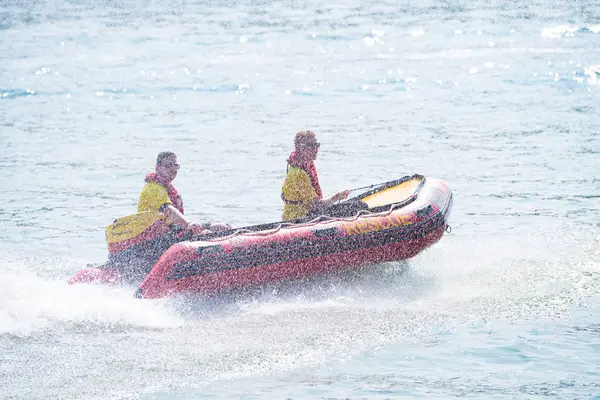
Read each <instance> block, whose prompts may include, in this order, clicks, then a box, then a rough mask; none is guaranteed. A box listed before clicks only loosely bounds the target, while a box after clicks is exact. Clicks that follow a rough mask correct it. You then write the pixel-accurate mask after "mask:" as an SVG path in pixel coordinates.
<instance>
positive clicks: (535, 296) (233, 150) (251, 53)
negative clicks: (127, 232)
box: [0, 0, 600, 400]
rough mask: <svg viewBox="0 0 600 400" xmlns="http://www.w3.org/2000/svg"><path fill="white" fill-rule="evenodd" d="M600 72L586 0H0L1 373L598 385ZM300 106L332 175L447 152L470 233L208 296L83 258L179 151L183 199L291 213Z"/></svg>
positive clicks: (333, 179)
mask: <svg viewBox="0 0 600 400" xmlns="http://www.w3.org/2000/svg"><path fill="white" fill-rule="evenodd" d="M417 3H418V4H417ZM599 80H600V7H598V4H597V2H596V1H594V0H580V1H577V0H575V1H570V2H564V1H558V0H549V1H532V2H520V1H504V2H496V1H492V2H489V1H481V0H476V1H461V0H450V1H444V2H441V1H440V2H434V1H422V2H398V3H394V2H368V1H359V0H348V1H345V2H341V1H333V2H322V1H318V0H306V1H259V0H250V1H229V2H227V1H222V0H210V1H186V0H178V1H166V0H155V1H135V0H124V1H110V0H102V1H88V0H83V1H70V0H48V1H35V2H34V1H32V2H26V1H22V0H6V1H3V2H2V3H1V4H0V188H1V189H2V191H1V192H0V193H1V202H0V227H1V229H0V398H7V399H128V398H140V399H168V400H171V399H196V398H244V399H265V398H272V399H282V398H293V399H315V398H323V399H396V398H403V399H413V398H440V399H441V398H453V397H469V398H485V399H493V398H498V399H500V398H502V399H504V398H510V399H520V398H552V399H558V398H560V399H583V398H598V399H600V345H599V343H600V341H599V335H600V230H599V227H600V217H599V211H600V206H599V198H600V195H599V192H600V177H599V175H598V170H599V169H598V165H599V153H600V141H599V132H600V109H599V104H600V81H599ZM301 129H312V130H314V131H315V132H317V134H318V137H319V140H320V142H321V144H322V145H321V150H320V153H319V159H318V162H317V167H318V169H319V172H320V180H321V184H322V186H323V188H324V192H325V194H326V195H329V194H331V193H333V192H334V191H335V190H338V189H341V188H352V187H358V186H363V185H367V184H370V183H373V182H379V181H385V180H390V179H394V178H398V177H400V176H403V175H408V174H413V173H420V174H423V175H426V176H434V177H438V178H441V179H443V180H444V181H445V182H446V183H447V184H448V185H449V186H450V188H451V189H452V190H453V192H454V196H455V205H454V209H453V212H452V216H451V226H452V227H453V231H452V233H450V234H447V235H445V236H444V237H443V238H442V240H441V241H440V242H439V243H437V244H436V245H435V246H433V247H432V248H430V249H429V250H427V251H426V252H424V253H422V254H421V255H419V256H418V257H416V258H415V259H413V260H411V261H410V262H409V263H408V264H400V263H392V264H387V265H378V266H373V267H371V268H366V269H362V270H359V271H348V272H345V273H339V274H335V275H331V276H326V277H315V278H313V279H310V280H305V281H302V282H288V283H281V284H273V285H269V286H267V287H262V288H253V289H251V290H248V291H245V292H234V293H225V294H222V295H219V296H216V297H212V298H204V297H200V296H188V295H185V296H176V297H173V298H168V299H162V300H153V301H150V300H144V301H139V300H135V299H133V298H132V293H133V288H129V287H128V288H120V287H118V288H109V287H101V286H68V285H67V284H66V280H67V279H68V278H69V277H70V276H71V275H72V274H73V273H75V272H76V271H77V270H78V269H80V268H82V267H83V266H85V264H86V263H87V262H97V261H102V260H103V259H105V257H106V247H105V243H104V231H103V227H104V226H105V225H107V224H109V223H110V222H112V220H113V219H114V218H116V217H119V216H123V215H127V214H131V213H133V212H135V207H136V201H137V197H138V195H139V191H140V189H141V187H142V185H143V178H144V176H145V174H146V173H148V172H151V170H152V168H153V164H154V160H155V157H156V154H157V153H158V152H159V151H162V150H173V151H175V152H177V154H178V155H179V161H180V164H181V165H182V168H181V171H180V173H179V176H178V178H177V180H176V182H175V183H176V184H177V186H178V188H179V190H180V192H182V194H183V197H184V201H185V206H186V214H188V215H189V216H190V218H193V219H196V220H199V221H205V220H208V219H212V220H215V219H217V220H223V221H227V222H229V223H232V224H234V225H237V226H241V225H246V224H252V223H258V222H267V221H274V220H277V219H278V218H279V217H280V215H281V210H282V204H281V200H280V198H279V193H280V187H281V182H282V179H283V175H284V172H285V160H286V157H287V156H288V154H289V152H290V151H291V149H292V138H293V135H294V133H295V132H296V131H298V130H301Z"/></svg>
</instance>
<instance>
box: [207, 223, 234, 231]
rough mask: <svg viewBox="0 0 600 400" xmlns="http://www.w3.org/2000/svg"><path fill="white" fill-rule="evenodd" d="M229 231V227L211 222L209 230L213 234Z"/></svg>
mask: <svg viewBox="0 0 600 400" xmlns="http://www.w3.org/2000/svg"><path fill="white" fill-rule="evenodd" d="M229 229H231V225H229V224H226V223H223V222H211V224H210V230H211V231H213V232H222V231H227V230H229Z"/></svg>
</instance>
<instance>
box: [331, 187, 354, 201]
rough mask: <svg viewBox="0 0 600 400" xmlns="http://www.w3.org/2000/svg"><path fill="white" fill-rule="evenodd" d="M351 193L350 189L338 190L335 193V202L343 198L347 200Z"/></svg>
mask: <svg viewBox="0 0 600 400" xmlns="http://www.w3.org/2000/svg"><path fill="white" fill-rule="evenodd" d="M349 195H350V190H347V189H346V190H341V191H339V192H337V193H336V194H334V195H333V199H332V200H333V202H334V203H337V202H338V201H341V200H346V199H347V198H348V196H349Z"/></svg>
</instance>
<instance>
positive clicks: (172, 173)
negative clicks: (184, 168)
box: [156, 151, 179, 182]
mask: <svg viewBox="0 0 600 400" xmlns="http://www.w3.org/2000/svg"><path fill="white" fill-rule="evenodd" d="M177 171H179V164H178V163H177V155H176V154H175V153H173V152H171V151H163V152H160V153H158V157H156V175H158V176H159V177H161V178H162V179H164V180H165V181H167V182H171V181H173V179H175V177H176V176H177Z"/></svg>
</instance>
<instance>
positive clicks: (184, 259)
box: [136, 178, 452, 298]
mask: <svg viewBox="0 0 600 400" xmlns="http://www.w3.org/2000/svg"><path fill="white" fill-rule="evenodd" d="M415 196H416V199H414V201H411V202H410V203H409V204H408V205H406V206H404V207H400V208H393V207H391V208H390V209H389V210H388V211H384V212H379V213H359V215H358V216H357V217H354V218H333V219H332V218H329V219H326V220H324V221H316V222H309V223H303V224H294V225H290V226H286V224H282V225H281V226H279V227H277V228H275V229H272V230H270V231H263V232H249V233H246V234H244V233H242V234H235V235H232V236H231V237H225V238H218V239H214V240H207V241H196V242H184V243H179V244H175V245H173V246H172V247H171V248H169V250H167V252H166V253H164V254H163V255H162V256H161V257H160V259H159V260H158V262H157V263H156V265H155V266H154V268H152V270H151V271H150V273H149V274H148V276H147V277H146V278H145V279H144V281H143V282H142V283H141V285H140V286H139V290H138V291H137V293H136V296H138V297H143V298H159V297H164V296H168V295H170V294H173V293H178V292H202V293H212V292H217V291H220V290H223V289H230V288H236V287H243V286H246V285H260V284H265V283H268V282H274V281H281V280H285V279H295V278H304V277H308V276H312V275H315V274H319V273H324V272H329V271H335V270H339V269H347V268H352V267H358V266H363V265H365V264H373V263H379V262H386V261H398V260H406V259H409V258H412V257H414V256H416V255H417V254H419V253H420V252H421V251H423V250H425V249H426V248H428V247H429V246H431V245H432V244H434V243H436V242H437V241H439V240H440V238H441V237H442V236H443V234H444V232H445V230H446V228H447V226H448V217H449V214H450V210H451V208H452V193H451V192H450V190H449V189H448V187H447V186H446V185H445V184H444V183H443V182H441V181H439V180H436V179H431V178H428V179H427V181H426V182H425V184H424V186H423V187H422V189H421V190H420V191H419V193H418V196H417V195H415Z"/></svg>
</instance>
